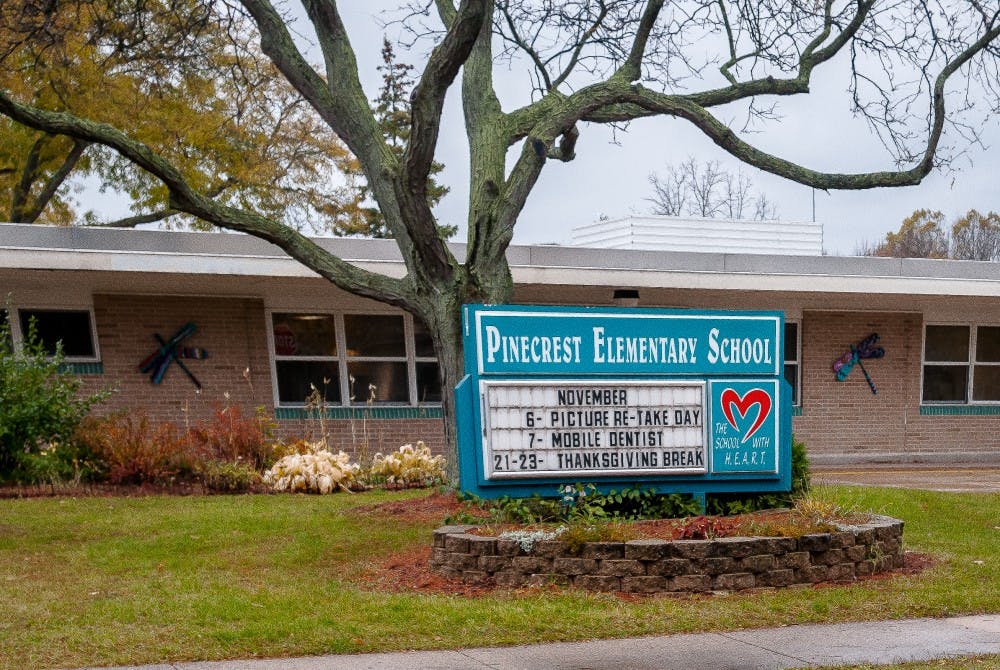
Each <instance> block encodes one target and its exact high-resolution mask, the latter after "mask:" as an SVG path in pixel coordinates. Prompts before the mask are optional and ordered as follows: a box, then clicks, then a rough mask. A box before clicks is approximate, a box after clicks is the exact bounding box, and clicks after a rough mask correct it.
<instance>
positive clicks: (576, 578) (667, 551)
mask: <svg viewBox="0 0 1000 670" xmlns="http://www.w3.org/2000/svg"><path fill="white" fill-rule="evenodd" d="M474 528H475V526H444V527H442V528H438V529H437V530H435V531H434V546H433V549H432V554H431V569H432V570H433V571H434V572H436V573H437V574H439V575H442V576H445V577H451V578H458V579H462V580H463V581H466V582H472V583H495V584H497V585H498V586H507V587H518V586H526V585H544V584H562V585H572V586H574V587H577V588H581V589H587V590H591V591H625V592H631V593H658V592H662V591H687V592H699V591H735V590H740V589H749V588H754V587H764V586H771V587H783V586H792V585H795V584H814V583H816V582H825V581H843V580H852V579H855V578H856V577H862V576H865V575H871V574H874V573H877V572H883V571H886V570H891V569H893V568H897V567H902V565H903V522H902V521H899V520H897V519H892V518H890V517H882V516H875V517H872V520H871V522H870V523H868V524H864V525H858V526H843V527H841V528H840V530H838V531H837V532H833V533H820V534H815V535H803V536H802V537H726V538H720V539H716V540H676V541H668V540H630V541H628V542H588V543H586V544H584V545H583V547H582V548H581V549H580V551H579V552H578V553H573V552H571V551H570V549H569V547H568V546H567V544H566V543H564V542H561V541H560V540H542V541H538V542H535V543H534V545H533V546H532V547H531V550H530V551H525V550H524V549H523V548H522V546H521V544H520V543H519V542H518V541H516V540H511V539H499V538H496V537H484V536H481V535H473V534H471V533H470V532H469V531H471V530H473V529H474Z"/></svg>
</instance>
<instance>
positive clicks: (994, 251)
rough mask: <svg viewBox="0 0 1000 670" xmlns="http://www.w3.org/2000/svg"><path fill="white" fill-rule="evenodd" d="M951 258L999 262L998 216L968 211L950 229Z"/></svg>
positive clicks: (999, 232) (999, 235)
mask: <svg viewBox="0 0 1000 670" xmlns="http://www.w3.org/2000/svg"><path fill="white" fill-rule="evenodd" d="M951 257H952V258H957V259H962V260H969V261H997V260H1000V214H997V213H996V212H990V213H989V214H986V215H983V214H980V213H979V212H977V211H976V210H974V209H970V210H969V211H968V212H967V213H966V214H965V216H962V217H960V218H959V219H958V220H957V221H956V222H955V223H954V224H953V225H952V227H951Z"/></svg>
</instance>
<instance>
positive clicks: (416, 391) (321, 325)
mask: <svg viewBox="0 0 1000 670" xmlns="http://www.w3.org/2000/svg"><path fill="white" fill-rule="evenodd" d="M271 323H272V345H273V351H274V366H275V381H276V390H277V400H278V404H279V405H286V406H287V405H302V404H304V403H305V398H306V396H308V395H309V394H310V393H311V391H312V386H313V385H314V386H315V387H316V388H317V389H318V390H319V391H320V392H321V393H324V390H325V393H324V398H325V401H326V402H328V403H332V404H337V405H348V404H353V405H364V404H367V403H369V402H371V403H376V404H392V403H395V404H419V403H439V402H441V384H440V382H439V381H438V364H437V359H436V358H435V356H434V349H433V347H432V346H431V339H430V335H429V334H428V333H427V331H426V329H425V328H424V327H423V324H421V323H419V322H418V321H415V320H414V319H413V318H412V317H411V316H410V315H408V314H342V315H338V314H289V313H279V312H274V313H272V314H271Z"/></svg>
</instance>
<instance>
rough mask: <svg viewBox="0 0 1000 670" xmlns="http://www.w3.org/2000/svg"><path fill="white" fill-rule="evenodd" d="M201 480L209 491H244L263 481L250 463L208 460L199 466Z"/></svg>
mask: <svg viewBox="0 0 1000 670" xmlns="http://www.w3.org/2000/svg"><path fill="white" fill-rule="evenodd" d="M198 469H199V475H200V476H201V481H202V483H203V484H204V485H205V488H206V489H208V490H209V491H218V492H220V493H242V492H245V491H251V490H253V489H254V487H255V486H256V485H257V484H259V483H260V482H261V475H260V473H259V472H257V471H256V470H254V469H253V467H251V466H250V465H249V464H248V463H237V462H234V461H206V462H204V463H201V464H200V465H199V466H198Z"/></svg>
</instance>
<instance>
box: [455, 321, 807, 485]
mask: <svg viewBox="0 0 1000 670" xmlns="http://www.w3.org/2000/svg"><path fill="white" fill-rule="evenodd" d="M748 324H749V326H748V327H746V328H744V326H747V325H748ZM490 328H492V329H493V330H489V329H490ZM713 338H714V339H713ZM758 340H759V346H758V343H757V341H758ZM463 341H464V345H465V366H466V373H467V374H466V376H465V378H463V380H462V381H461V382H460V383H459V385H458V386H457V387H456V389H455V398H456V407H457V424H458V426H457V427H458V442H459V444H458V453H459V477H460V487H461V489H462V490H463V491H465V492H468V493H471V494H474V495H476V496H479V497H482V498H498V497H503V496H512V497H525V496H530V495H533V494H537V495H541V496H543V497H553V496H556V495H558V489H559V487H560V486H565V485H567V484H578V483H593V484H595V485H596V486H597V487H598V489H599V490H601V491H604V492H606V491H608V490H612V489H618V490H621V489H623V488H629V487H631V486H633V485H636V484H639V485H641V486H642V487H644V488H652V489H655V490H656V491H659V492H661V493H690V494H693V495H694V496H695V497H696V498H698V499H700V500H703V499H704V495H705V494H706V493H756V492H760V493H768V492H787V491H789V490H790V489H791V404H792V394H791V387H790V386H789V385H788V383H787V381H785V379H784V376H783V372H784V356H783V353H784V315H783V313H781V312H777V311H767V312H765V311H724V310H697V311H695V310H680V309H658V308H615V307H563V306H558V307H556V306H542V305H465V306H464V307H463ZM712 346H715V349H714V350H713V349H712V348H711V347H712ZM602 347H603V349H602ZM726 347H728V349H727V348H726ZM713 353H714V354H715V358H714V360H713V359H712V354H713ZM505 355H506V360H505V359H504V356H505ZM491 356H492V357H491ZM741 356H743V357H745V358H746V361H745V362H744V361H742V360H740V361H737V362H735V363H734V362H733V361H734V360H735V359H738V358H740V357H741ZM723 358H727V359H728V360H722V359H723ZM587 384H590V385H591V387H594V388H597V387H602V388H603V387H609V386H613V387H619V388H636V389H641V388H644V387H650V388H665V387H671V386H676V387H685V386H687V387H691V386H692V385H700V386H701V388H702V389H703V399H704V402H703V405H702V410H703V411H702V415H701V421H702V424H701V426H700V428H701V432H702V435H703V438H702V445H701V447H700V448H701V449H702V450H703V452H704V466H703V467H702V468H701V469H699V470H698V471H691V470H683V471H677V470H663V469H662V468H658V469H652V468H647V469H646V471H642V472H636V471H634V470H632V469H630V470H628V471H622V470H618V471H614V470H609V471H594V470H592V469H587V468H584V469H582V470H576V469H570V470H565V469H560V470H558V471H553V470H552V469H547V470H545V471H542V472H533V471H532V472H529V473H527V474H525V473H523V472H521V471H518V472H513V473H512V472H505V473H503V474H502V475H501V476H497V472H496V471H494V469H493V468H491V467H490V463H489V462H488V460H487V459H489V458H493V457H494V455H495V454H494V451H495V449H494V437H495V436H494V435H493V434H492V431H491V430H490V428H491V426H490V424H489V416H490V414H489V411H490V408H489V404H488V403H487V400H486V393H487V390H488V389H491V388H492V389H497V388H525V387H528V386H532V385H539V386H540V387H541V388H543V389H549V390H551V389H553V388H556V389H558V388H569V387H580V386H586V385H587ZM723 394H725V395H724V396H723ZM548 411H552V409H551V408H549V410H548ZM504 429H511V430H516V427H514V428H511V427H510V426H505V427H504ZM498 430H499V429H498ZM547 430H552V427H551V426H549V427H548V428H547ZM520 450H521V451H524V450H525V449H524V448H523V447H521V448H520ZM605 451H607V450H605ZM560 462H562V460H561V459H560Z"/></svg>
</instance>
